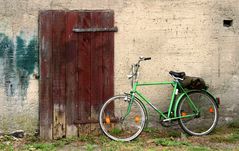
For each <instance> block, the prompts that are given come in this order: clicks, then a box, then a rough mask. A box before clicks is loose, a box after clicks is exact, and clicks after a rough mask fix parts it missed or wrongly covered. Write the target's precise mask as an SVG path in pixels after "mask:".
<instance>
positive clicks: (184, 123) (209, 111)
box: [177, 91, 218, 136]
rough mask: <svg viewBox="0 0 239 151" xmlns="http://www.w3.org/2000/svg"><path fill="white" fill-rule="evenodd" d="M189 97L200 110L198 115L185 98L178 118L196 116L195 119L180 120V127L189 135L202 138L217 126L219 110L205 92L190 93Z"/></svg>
mask: <svg viewBox="0 0 239 151" xmlns="http://www.w3.org/2000/svg"><path fill="white" fill-rule="evenodd" d="M188 96H189V97H190V99H191V100H192V103H193V104H194V105H195V106H196V108H197V109H198V110H199V112H198V113H197V112H196V111H195V109H193V107H192V105H191V104H190V103H189V102H190V101H189V99H188V98H187V97H186V96H184V97H183V98H182V99H181V100H180V102H179V106H178V110H177V113H178V116H186V115H192V114H195V116H193V117H187V118H186V117H185V118H180V119H179V125H180V126H181V128H182V129H183V130H184V131H185V132H186V133H188V134H189V135H195V136H201V135H207V134H209V133H210V132H211V131H212V130H213V129H214V128H215V127H216V125H217V122H218V108H217V105H216V103H215V101H214V98H213V97H212V96H210V95H208V94H207V93H206V92H203V91H193V92H189V93H188Z"/></svg>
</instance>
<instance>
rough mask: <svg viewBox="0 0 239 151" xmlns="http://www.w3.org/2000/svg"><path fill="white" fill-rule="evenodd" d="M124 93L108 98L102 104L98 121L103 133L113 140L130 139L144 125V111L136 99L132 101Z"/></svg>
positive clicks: (138, 133) (137, 134) (140, 130)
mask: <svg viewBox="0 0 239 151" xmlns="http://www.w3.org/2000/svg"><path fill="white" fill-rule="evenodd" d="M130 102H131V101H130V98H129V97H128V96H126V95H121V96H115V97H112V98H110V99H109V100H107V101H106V102H105V104H104V105H103V106H102V108H101V110H100V114H99V123H100V127H101V129H102V131H103V133H104V134H105V135H106V136H108V137H109V138H111V139H113V140H115V141H131V140H133V139H135V138H136V137H138V136H139V135H140V133H141V132H142V130H143V128H144V125H145V113H144V109H143V107H142V106H141V104H140V102H138V100H136V99H135V100H134V101H133V102H132V106H131V110H130V112H129V114H128V115H126V113H127V110H128V106H129V105H130Z"/></svg>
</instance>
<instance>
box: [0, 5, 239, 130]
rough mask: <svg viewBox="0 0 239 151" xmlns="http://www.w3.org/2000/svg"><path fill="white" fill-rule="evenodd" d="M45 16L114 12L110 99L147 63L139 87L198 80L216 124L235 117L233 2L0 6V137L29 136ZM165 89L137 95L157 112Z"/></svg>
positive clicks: (237, 40)
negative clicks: (216, 100)
mask: <svg viewBox="0 0 239 151" xmlns="http://www.w3.org/2000/svg"><path fill="white" fill-rule="evenodd" d="M50 9H61V10H79V9H89V10H91V9H112V10H114V11H115V25H116V26H118V28H119V32H118V33H116V34H115V93H122V92H124V91H127V90H129V88H130V86H129V81H127V78H126V75H127V74H128V71H129V67H130V65H131V64H132V63H133V62H135V61H137V59H138V56H141V55H143V56H151V57H152V60H151V61H149V62H144V64H143V65H142V70H141V79H142V80H141V81H164V80H171V78H170V77H169V76H168V71H170V70H176V71H185V72H186V73H187V74H188V75H192V76H201V77H203V78H204V79H205V80H206V82H207V83H208V84H209V85H210V91H211V92H212V93H213V94H215V95H216V96H219V97H221V100H222V108H221V109H220V110H221V111H226V112H225V113H223V115H222V116H223V118H221V121H225V120H231V119H232V118H236V117H237V116H238V110H239V102H238V100H237V98H238V97H239V93H237V90H238V88H239V73H238V66H239V65H238V63H237V62H238V61H239V25H238V18H239V1H237V0H230V1H228V0H220V1H216V0H191V1H184V0H137V1H135V0H101V1H100V0H92V1H85V0H44V1H42V0H31V1H30V0H10V1H7V0H0V33H1V34H0V64H1V65H0V78H1V80H0V121H1V122H0V123H1V124H0V131H12V130H15V129H24V130H26V131H29V132H30V131H34V130H35V129H37V124H38V103H39V100H38V95H39V94H38V82H39V81H38V80H37V79H35V78H34V76H33V75H34V74H38V49H37V36H38V12H39V11H40V10H50ZM224 19H233V25H232V26H231V27H224V26H223V20H224ZM169 90H171V88H170V87H163V88H158V87H153V88H152V90H150V91H149V89H148V88H146V89H144V92H145V93H146V94H149V95H150V98H152V100H153V101H152V102H153V103H154V104H156V105H157V106H160V107H162V108H163V107H164V106H165V105H167V104H168V97H167V96H169ZM149 92H150V93H149ZM165 92H166V93H165Z"/></svg>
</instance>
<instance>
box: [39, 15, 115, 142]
mask: <svg viewBox="0 0 239 151" xmlns="http://www.w3.org/2000/svg"><path fill="white" fill-rule="evenodd" d="M112 31H115V28H114V13H113V11H43V12H40V14H39V34H40V36H39V43H40V69H41V72H40V73H41V75H40V135H41V137H42V138H61V137H65V136H71V135H79V133H81V132H82V131H91V130H92V129H93V127H94V126H93V124H92V123H97V117H98V111H99V108H100V106H101V105H102V103H103V102H104V101H105V100H106V99H107V98H109V97H110V96H112V95H113V93H114V91H113V90H114V88H113V87H114V83H113V81H114V80H113V78H114V33H113V32H112Z"/></svg>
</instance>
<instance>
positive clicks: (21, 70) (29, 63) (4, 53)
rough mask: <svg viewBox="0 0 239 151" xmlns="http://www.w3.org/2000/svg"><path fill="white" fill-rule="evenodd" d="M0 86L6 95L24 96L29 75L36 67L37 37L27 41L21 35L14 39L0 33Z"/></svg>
mask: <svg viewBox="0 0 239 151" xmlns="http://www.w3.org/2000/svg"><path fill="white" fill-rule="evenodd" d="M0 64H1V67H0V87H1V88H4V90H5V94H6V95H7V96H20V97H21V98H24V97H25V96H26V92H27V88H28V85H29V80H30V75H31V74H32V73H33V72H34V70H37V68H38V47H37V38H36V37H33V38H32V39H31V40H30V41H29V42H28V43H27V42H26V40H24V39H23V38H22V37H21V36H17V37H16V39H15V41H14V40H12V39H10V38H9V37H8V36H6V35H5V34H3V33H0Z"/></svg>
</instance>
